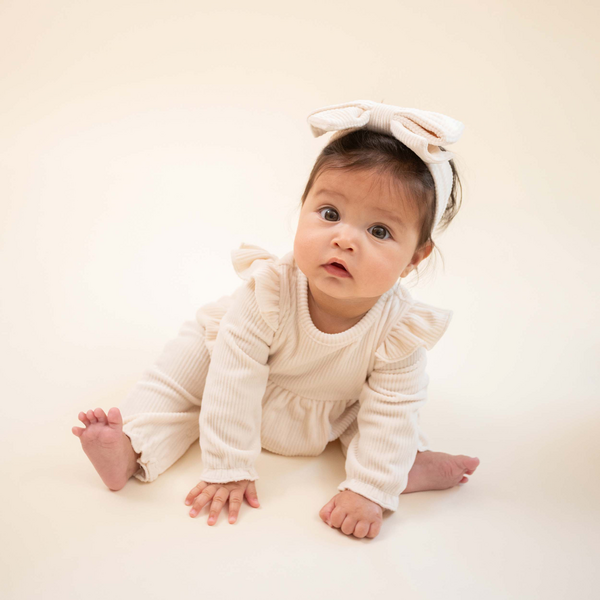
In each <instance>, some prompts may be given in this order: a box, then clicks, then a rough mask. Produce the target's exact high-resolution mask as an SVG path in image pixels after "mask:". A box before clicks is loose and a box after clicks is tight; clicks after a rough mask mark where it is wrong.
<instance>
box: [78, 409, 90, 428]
mask: <svg viewBox="0 0 600 600" xmlns="http://www.w3.org/2000/svg"><path fill="white" fill-rule="evenodd" d="M79 420H80V421H81V422H82V423H83V424H84V425H85V426H86V427H89V426H90V420H89V419H88V418H87V415H86V414H85V413H84V412H83V411H81V412H80V413H79Z"/></svg>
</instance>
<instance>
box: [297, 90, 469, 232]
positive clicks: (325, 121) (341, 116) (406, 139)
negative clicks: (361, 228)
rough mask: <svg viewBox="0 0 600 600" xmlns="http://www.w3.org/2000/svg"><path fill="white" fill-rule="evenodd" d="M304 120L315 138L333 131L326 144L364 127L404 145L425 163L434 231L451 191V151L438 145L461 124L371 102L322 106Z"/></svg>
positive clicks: (459, 129) (456, 136)
mask: <svg viewBox="0 0 600 600" xmlns="http://www.w3.org/2000/svg"><path fill="white" fill-rule="evenodd" d="M307 120H308V123H309V125H310V127H311V130H312V133H313V135H314V136H315V137H319V136H320V135H323V134H324V133H326V132H327V131H335V133H334V134H333V135H332V136H331V139H330V141H333V140H334V139H336V138H338V137H341V136H343V135H345V134H347V133H350V131H354V130H356V129H361V128H366V129H371V130H373V131H378V132H379V133H386V134H388V135H391V136H393V137H395V138H396V139H398V140H400V141H401V142H402V143H403V144H405V145H406V146H408V147H409V148H410V149H411V150H412V151H413V152H414V153H415V154H416V155H417V156H419V158H421V160H423V162H425V163H426V165H427V168H428V169H429V171H430V172H431V175H432V176H433V181H434V182H435V193H436V214H435V221H434V224H433V228H434V229H435V227H436V226H437V224H438V223H439V222H440V219H441V218H442V215H443V214H444V211H445V210H446V205H447V204H448V199H449V198H450V192H451V191H452V167H450V164H449V163H448V161H449V160H450V159H451V158H453V157H454V154H453V153H452V152H448V151H447V150H441V149H440V148H439V146H441V145H442V144H453V143H454V142H456V141H457V140H458V139H459V138H460V136H461V135H462V132H463V129H464V128H465V126H464V124H463V123H461V122H460V121H457V120H456V119H453V118H451V117H447V116H446V115H442V114H440V113H437V112H431V111H427V110H420V109H418V108H402V107H400V106H393V105H391V104H382V103H380V102H373V101H372V100H355V101H353V102H346V103H344V104H332V105H330V106H323V107H322V108H319V109H317V110H315V111H313V112H312V113H310V114H309V115H308V119H307Z"/></svg>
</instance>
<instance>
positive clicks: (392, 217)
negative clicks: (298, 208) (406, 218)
mask: <svg viewBox="0 0 600 600" xmlns="http://www.w3.org/2000/svg"><path fill="white" fill-rule="evenodd" d="M319 194H333V195H334V196H341V197H342V198H344V199H345V200H348V198H346V196H344V194H342V193H341V192H336V191H335V190H328V189H326V188H321V189H320V190H319V191H318V192H317V193H316V194H315V196H318V195H319ZM374 209H375V210H376V211H377V212H379V213H381V214H384V215H386V216H387V217H388V219H390V220H392V221H394V222H395V223H397V224H398V225H400V227H403V228H405V229H406V225H405V224H404V222H403V221H402V220H401V219H400V217H399V216H398V215H397V214H396V213H395V212H392V211H391V210H387V209H386V208H378V207H374Z"/></svg>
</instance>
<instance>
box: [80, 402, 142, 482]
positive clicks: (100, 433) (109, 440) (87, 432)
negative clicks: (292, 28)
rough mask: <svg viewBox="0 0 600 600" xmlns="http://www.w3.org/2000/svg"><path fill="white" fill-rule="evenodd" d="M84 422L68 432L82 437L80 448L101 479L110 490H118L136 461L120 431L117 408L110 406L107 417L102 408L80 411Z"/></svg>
mask: <svg viewBox="0 0 600 600" xmlns="http://www.w3.org/2000/svg"><path fill="white" fill-rule="evenodd" d="M79 420H80V421H81V422H82V423H83V424H84V425H85V429H83V428H82V427H73V428H72V429H71V431H72V432H73V433H74V434H75V435H76V436H77V437H78V438H79V439H80V440H81V445H82V447H83V451H84V452H85V453H86V454H87V457H88V458H89V459H90V460H91V461H92V464H93V465H94V468H95V469H96V471H98V475H100V477H101V478H102V481H103V482H104V483H105V484H106V485H107V486H108V487H109V489H111V490H113V491H117V490H120V489H121V488H122V487H123V486H124V485H125V484H126V483H127V480H128V479H129V478H130V477H131V476H132V475H133V474H134V473H135V472H136V471H137V470H138V468H139V464H138V463H137V458H138V457H139V456H140V455H139V454H136V453H135V451H134V450H133V448H132V446H131V441H130V439H129V437H128V436H127V435H126V434H124V433H123V418H122V417H121V412H120V411H119V409H118V408H111V409H110V410H109V411H108V417H107V416H106V415H105V414H104V411H103V410H102V409H101V408H97V409H96V410H93V411H92V410H88V411H87V415H86V413H84V412H80V413H79Z"/></svg>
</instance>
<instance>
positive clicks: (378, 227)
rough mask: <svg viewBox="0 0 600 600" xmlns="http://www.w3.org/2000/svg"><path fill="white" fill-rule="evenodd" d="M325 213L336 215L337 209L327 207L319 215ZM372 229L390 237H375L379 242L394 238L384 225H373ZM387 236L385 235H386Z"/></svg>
mask: <svg viewBox="0 0 600 600" xmlns="http://www.w3.org/2000/svg"><path fill="white" fill-rule="evenodd" d="M324 211H327V212H330V213H335V214H336V215H337V214H338V213H337V210H335V208H331V207H330V206H326V207H325V208H322V209H321V210H319V213H321V214H322V213H323V212H324ZM325 220H326V221H329V220H330V219H327V218H325ZM371 229H381V230H382V231H384V232H386V233H387V234H388V235H387V237H380V236H379V235H375V237H376V238H377V239H378V240H387V239H390V238H391V237H392V236H391V234H390V232H389V229H388V228H387V227H384V226H383V225H373V227H371ZM384 235H385V234H384Z"/></svg>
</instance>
